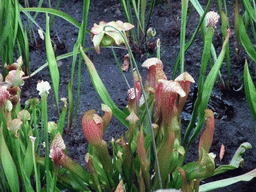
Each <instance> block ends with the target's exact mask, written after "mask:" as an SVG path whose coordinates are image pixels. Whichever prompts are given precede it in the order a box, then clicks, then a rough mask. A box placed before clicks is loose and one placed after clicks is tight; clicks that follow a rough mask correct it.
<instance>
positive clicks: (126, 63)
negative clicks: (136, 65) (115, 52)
mask: <svg viewBox="0 0 256 192" xmlns="http://www.w3.org/2000/svg"><path fill="white" fill-rule="evenodd" d="M129 65H130V59H129V54H126V55H125V56H124V63H123V65H122V70H123V71H125V72H127V71H128V70H129Z"/></svg>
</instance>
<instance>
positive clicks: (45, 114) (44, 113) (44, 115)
mask: <svg viewBox="0 0 256 192" xmlns="http://www.w3.org/2000/svg"><path fill="white" fill-rule="evenodd" d="M41 97H42V100H41V102H42V110H41V111H42V128H43V130H44V142H45V172H46V185H47V191H49V189H50V183H51V175H50V163H51V162H50V157H49V154H50V149H49V139H48V125H47V123H48V112H47V97H48V95H47V93H43V94H42V95H41Z"/></svg>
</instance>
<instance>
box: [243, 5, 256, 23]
mask: <svg viewBox="0 0 256 192" xmlns="http://www.w3.org/2000/svg"><path fill="white" fill-rule="evenodd" d="M243 3H244V6H245V8H246V10H247V11H248V13H249V15H250V17H251V18H252V19H253V20H254V22H255V23H256V12H255V10H254V8H253V7H252V5H251V2H250V1H249V0H243Z"/></svg>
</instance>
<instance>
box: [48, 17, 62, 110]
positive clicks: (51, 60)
mask: <svg viewBox="0 0 256 192" xmlns="http://www.w3.org/2000/svg"><path fill="white" fill-rule="evenodd" d="M45 46H46V54H47V61H48V65H49V70H50V75H51V79H52V86H53V91H54V98H55V102H56V106H57V110H58V111H59V82H60V75H59V68H58V64H57V61H56V58H55V54H54V51H53V47H52V43H51V38H50V27H49V16H48V14H46V34H45Z"/></svg>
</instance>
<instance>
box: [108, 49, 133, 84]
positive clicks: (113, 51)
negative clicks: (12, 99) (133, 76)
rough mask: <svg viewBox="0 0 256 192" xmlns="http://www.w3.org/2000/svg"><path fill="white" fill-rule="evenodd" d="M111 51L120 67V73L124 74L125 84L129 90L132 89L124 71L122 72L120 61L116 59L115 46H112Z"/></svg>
mask: <svg viewBox="0 0 256 192" xmlns="http://www.w3.org/2000/svg"><path fill="white" fill-rule="evenodd" d="M111 50H112V53H113V56H114V58H115V61H116V64H117V66H118V68H119V71H120V73H121V74H122V76H123V78H124V80H125V82H126V85H127V86H128V88H129V89H130V88H131V86H130V84H129V82H128V80H127V78H126V77H125V75H124V72H123V70H122V67H121V65H120V63H119V61H118V59H117V57H116V53H115V50H114V48H113V46H111Z"/></svg>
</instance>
